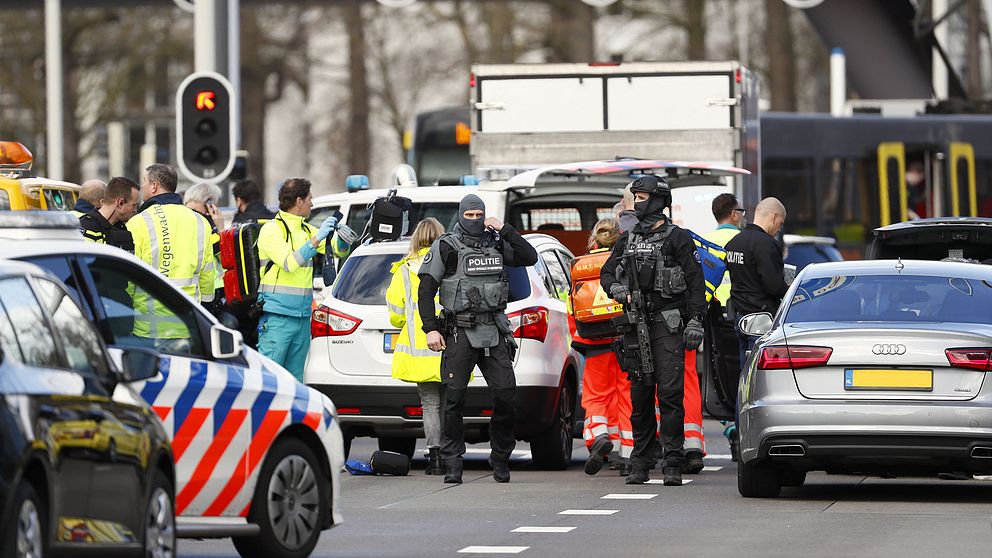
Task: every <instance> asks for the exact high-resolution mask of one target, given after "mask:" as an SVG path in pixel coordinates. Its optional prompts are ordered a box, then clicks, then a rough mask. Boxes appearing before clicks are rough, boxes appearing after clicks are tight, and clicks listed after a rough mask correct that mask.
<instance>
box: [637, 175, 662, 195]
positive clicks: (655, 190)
mask: <svg viewBox="0 0 992 558" xmlns="http://www.w3.org/2000/svg"><path fill="white" fill-rule="evenodd" d="M630 191H631V192H644V193H646V194H652V195H654V194H662V195H665V194H667V195H668V197H671V195H672V187H671V186H669V185H668V181H667V180H665V179H664V178H663V177H660V176H655V175H653V174H645V175H644V176H641V177H640V178H638V179H637V180H635V181H633V182H631V183H630Z"/></svg>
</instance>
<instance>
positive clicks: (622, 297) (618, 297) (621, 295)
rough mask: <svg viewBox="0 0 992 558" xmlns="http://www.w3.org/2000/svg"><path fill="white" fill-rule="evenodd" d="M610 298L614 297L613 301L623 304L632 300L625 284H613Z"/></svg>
mask: <svg viewBox="0 0 992 558" xmlns="http://www.w3.org/2000/svg"><path fill="white" fill-rule="evenodd" d="M610 296H611V297H613V300H615V301H617V302H619V303H621V304H623V303H625V302H627V299H628V298H630V290H629V289H627V287H626V286H624V284H623V283H613V286H612V287H610Z"/></svg>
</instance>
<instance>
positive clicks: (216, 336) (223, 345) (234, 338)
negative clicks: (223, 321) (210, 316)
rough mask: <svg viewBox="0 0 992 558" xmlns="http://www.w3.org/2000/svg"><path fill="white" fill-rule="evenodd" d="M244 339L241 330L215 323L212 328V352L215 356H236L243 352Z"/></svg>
mask: <svg viewBox="0 0 992 558" xmlns="http://www.w3.org/2000/svg"><path fill="white" fill-rule="evenodd" d="M243 345H244V339H243V338H242V336H241V332H239V331H235V330H233V329H230V328H226V327H224V326H222V325H220V324H214V325H213V326H211V328H210V354H211V355H213V357H214V358H234V357H236V356H238V355H240V354H241V351H242V349H243Z"/></svg>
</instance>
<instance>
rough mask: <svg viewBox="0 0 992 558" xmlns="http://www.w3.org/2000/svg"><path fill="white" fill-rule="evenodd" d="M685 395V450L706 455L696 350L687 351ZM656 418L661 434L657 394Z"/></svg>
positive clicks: (684, 382)
mask: <svg viewBox="0 0 992 558" xmlns="http://www.w3.org/2000/svg"><path fill="white" fill-rule="evenodd" d="M683 385H684V391H685V393H684V395H683V397H682V406H683V407H685V419H684V420H683V425H684V428H685V445H684V446H682V448H683V450H684V451H685V452H686V453H688V452H690V451H698V452H701V453H702V454H703V455H706V439H705V438H704V437H703V400H702V397H701V395H700V392H699V374H698V373H697V372H696V351H686V352H685V378H684V381H683ZM654 414H655V418H656V419H657V420H658V435H659V436H660V435H661V412H660V410H659V409H658V401H657V396H656V397H655V407H654Z"/></svg>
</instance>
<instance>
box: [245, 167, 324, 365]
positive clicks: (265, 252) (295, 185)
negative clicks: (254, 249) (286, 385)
mask: <svg viewBox="0 0 992 558" xmlns="http://www.w3.org/2000/svg"><path fill="white" fill-rule="evenodd" d="M312 209H313V195H312V194H311V192H310V181H309V180H307V179H305V178H288V179H286V180H285V181H284V182H283V183H282V187H280V188H279V213H278V214H277V215H276V217H275V218H274V219H272V220H270V221H268V222H266V223H265V224H264V225H262V228H261V229H260V230H259V232H258V257H259V266H260V274H261V285H260V287H259V294H258V301H259V304H261V305H262V317H261V319H259V321H258V350H259V352H261V353H262V354H263V355H265V356H267V357H269V358H271V359H272V360H274V361H275V362H277V363H279V364H281V365H282V366H283V367H285V368H286V369H287V370H289V371H290V372H291V373H292V374H293V376H296V379H298V380H300V381H303V367H304V365H305V364H306V361H307V352H308V351H309V348H310V312H311V307H312V304H313V266H314V261H316V260H317V258H315V257H316V256H317V254H323V253H324V245H325V243H324V240H325V239H326V238H327V237H328V236H330V235H331V233H332V232H333V231H334V229H335V228H336V227H337V226H338V219H337V217H335V216H331V217H328V218H327V219H324V222H323V223H322V224H321V225H320V228H319V229H318V228H316V227H314V226H312V225H310V224H309V223H307V222H306V218H307V217H309V216H310V211H311V210H312Z"/></svg>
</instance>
